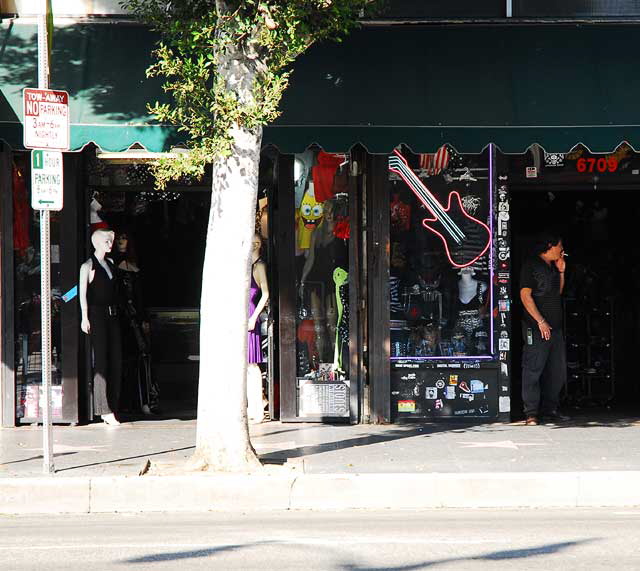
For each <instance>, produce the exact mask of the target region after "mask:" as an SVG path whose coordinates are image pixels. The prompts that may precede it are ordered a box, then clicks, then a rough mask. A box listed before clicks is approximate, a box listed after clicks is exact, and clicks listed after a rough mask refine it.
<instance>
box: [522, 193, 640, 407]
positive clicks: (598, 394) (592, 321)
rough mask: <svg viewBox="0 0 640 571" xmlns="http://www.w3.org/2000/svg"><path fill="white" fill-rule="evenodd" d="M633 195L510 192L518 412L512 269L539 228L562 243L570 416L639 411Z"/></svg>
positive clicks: (639, 284) (638, 278) (639, 207)
mask: <svg viewBox="0 0 640 571" xmlns="http://www.w3.org/2000/svg"><path fill="white" fill-rule="evenodd" d="M636 196H637V194H636V193H635V192H633V191H630V190H619V189H616V187H615V186H612V187H611V188H606V189H602V190H600V189H598V190H591V191H589V190H556V189H554V191H553V192H549V189H548V187H545V186H542V185H540V186H538V187H529V188H527V189H526V190H520V191H518V190H517V189H516V190H513V192H512V196H511V221H512V228H513V245H512V256H513V268H514V274H513V284H514V289H513V298H514V304H513V305H514V311H513V318H514V319H513V339H514V348H513V349H514V350H513V364H512V366H513V371H514V374H513V381H512V382H513V393H512V394H513V400H512V410H513V411H514V417H515V418H517V417H518V416H517V415H518V413H519V412H521V411H522V402H521V397H520V395H521V373H520V371H521V349H522V333H521V331H520V320H521V317H522V312H523V309H522V305H521V303H520V299H519V269H520V267H521V264H522V262H523V260H524V259H525V257H526V256H527V255H528V254H529V251H530V249H531V246H532V242H533V239H534V237H535V235H536V233H537V232H540V231H541V230H552V231H554V232H555V233H557V234H558V235H560V236H561V237H562V239H563V244H564V246H565V251H566V252H567V254H568V257H567V273H566V278H567V279H566V285H565V291H564V299H565V311H564V314H565V326H564V328H565V337H566V343H567V367H568V369H567V373H568V374H567V377H568V382H567V388H566V391H565V392H564V394H563V403H564V408H565V410H566V412H568V413H569V414H570V415H579V416H582V415H590V414H592V413H596V414H607V413H612V414H614V415H616V416H620V417H622V416H637V415H639V414H640V384H638V383H637V374H638V373H637V368H638V363H637V357H636V356H637V355H638V354H639V351H638V349H639V348H640V251H638V249H637V248H636V247H635V240H634V234H635V232H636V231H637V225H638V219H639V216H640V203H639V202H638V201H637V198H636Z"/></svg>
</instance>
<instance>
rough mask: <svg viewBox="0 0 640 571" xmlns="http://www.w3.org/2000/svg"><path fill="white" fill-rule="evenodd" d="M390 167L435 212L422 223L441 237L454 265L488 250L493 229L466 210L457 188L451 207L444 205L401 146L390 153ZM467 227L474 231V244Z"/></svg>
mask: <svg viewBox="0 0 640 571" xmlns="http://www.w3.org/2000/svg"><path fill="white" fill-rule="evenodd" d="M389 170H390V171H391V172H394V173H396V174H397V175H399V176H400V178H402V180H403V181H404V182H405V183H406V184H407V186H408V187H409V188H410V189H411V190H412V191H413V192H414V194H415V195H416V196H417V197H418V199H419V200H420V202H422V204H424V205H425V206H426V208H427V209H428V210H429V212H431V214H432V216H433V218H425V219H424V220H423V221H422V225H423V226H424V227H425V228H426V229H427V230H429V231H431V232H433V233H434V234H435V235H436V236H438V238H440V240H441V241H442V243H443V244H444V249H445V252H446V254H447V258H449V261H450V262H451V265H453V267H455V268H466V267H467V266H470V265H471V264H473V263H475V262H476V261H477V260H478V259H479V258H480V257H481V256H483V255H484V254H485V252H486V251H487V250H488V249H489V246H490V245H491V230H489V227H488V226H487V225H486V224H485V223H483V222H481V221H480V220H478V219H476V218H474V217H473V216H471V215H470V214H469V213H468V212H467V211H466V210H465V208H464V206H463V205H462V199H461V197H460V194H459V193H458V192H457V191H455V190H454V191H452V192H450V193H449V198H448V203H447V207H446V208H445V207H444V206H442V204H440V202H439V201H438V199H437V198H436V197H435V196H434V195H433V194H432V193H431V191H430V190H429V189H428V188H427V187H426V186H425V185H424V184H423V182H422V181H421V180H420V179H419V178H418V177H417V176H416V174H415V173H414V172H413V171H412V170H411V168H410V167H409V165H408V163H407V160H406V159H405V158H404V157H403V156H402V155H401V154H400V152H399V151H397V150H395V151H393V155H391V156H390V157H389ZM465 231H466V232H467V233H468V234H472V235H473V245H472V244H470V238H469V237H468V235H467V234H465ZM465 246H466V247H465ZM471 248H473V249H471Z"/></svg>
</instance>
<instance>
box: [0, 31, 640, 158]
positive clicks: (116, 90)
mask: <svg viewBox="0 0 640 571" xmlns="http://www.w3.org/2000/svg"><path fill="white" fill-rule="evenodd" d="M18 22H19V21H15V22H13V23H12V22H11V21H4V22H2V23H1V24H0V35H1V37H0V139H4V140H6V141H7V142H9V143H10V144H11V145H12V146H13V147H14V148H20V147H21V146H22V124H21V121H22V89H23V87H34V86H36V85H37V80H36V78H37V73H36V69H37V48H36V45H37V44H36V27H35V25H25V24H19V23H18ZM636 36H637V28H636V27H635V26H628V27H627V26H619V25H618V26H613V25H612V26H606V25H594V26H577V25H576V26H566V25H563V26H546V27H544V26H512V27H506V26H500V27H495V26H494V27H490V26H460V27H454V26H442V27H436V26H428V27H423V28H415V27H394V28H365V29H362V30H360V31H356V32H354V33H353V34H352V35H351V36H349V37H348V38H347V39H345V41H343V42H342V43H328V44H323V45H318V46H314V47H313V48H312V49H311V50H309V52H308V53H306V54H304V55H303V56H302V57H301V58H300V59H299V60H298V61H297V62H296V65H295V71H294V74H293V76H292V79H291V85H290V87H289V89H288V90H287V91H286V93H285V96H284V99H283V101H282V105H281V108H282V109H283V114H282V116H281V117H280V118H279V119H278V120H277V121H276V123H275V124H274V125H272V126H269V127H267V128H266V129H265V134H264V144H265V145H268V144H272V145H275V146H276V147H278V148H279V149H280V150H281V151H282V152H286V153H290V152H300V151H303V150H304V149H306V148H307V147H308V146H309V145H311V144H314V143H315V144H318V145H320V146H321V147H322V148H324V149H325V150H327V151H346V150H348V149H350V148H351V147H353V146H354V145H356V144H362V145H364V146H365V147H366V148H367V149H368V150H369V151H370V152H373V153H388V152H390V151H391V150H392V149H393V148H394V147H395V146H396V145H398V144H400V143H404V144H407V145H408V146H409V147H411V148H412V149H413V150H414V151H415V152H433V151H434V150H435V149H437V148H438V147H440V146H441V145H442V144H444V143H450V144H451V145H453V146H454V147H455V148H456V149H457V150H458V151H459V152H464V153H473V152H480V151H481V150H482V149H483V148H484V147H485V146H486V145H487V144H488V143H490V142H493V143H496V144H497V145H498V147H499V148H500V149H501V150H502V151H503V152H507V153H520V152H524V151H525V150H526V149H527V148H528V147H529V146H530V145H532V144H533V143H538V144H540V145H541V146H542V147H544V148H545V149H546V150H547V151H549V152H552V151H553V152H566V151H568V150H569V149H571V148H572V147H574V146H575V145H576V144H578V143H583V144H584V145H586V146H587V147H588V148H589V149H590V150H591V151H593V152H609V151H611V150H613V149H615V148H616V147H617V146H618V144H619V143H620V142H621V141H627V142H629V143H630V144H631V145H632V146H633V147H635V148H637V149H640V109H639V106H638V104H637V102H638V101H640V76H639V75H638V74H637V73H636V71H635V70H636V69H638V68H639V67H640V56H639V55H637V54H638V52H637V49H636V44H637V42H636ZM155 39H156V36H155V35H154V34H153V33H151V32H149V31H148V30H147V29H145V28H144V27H142V26H140V25H134V24H118V25H115V24H93V23H92V24H87V23H82V24H75V25H70V26H64V27H58V28H56V32H55V36H54V51H53V66H52V72H51V88H52V89H65V90H67V91H69V93H70V96H71V102H70V108H71V144H72V150H78V149H81V148H82V147H83V146H84V145H86V144H88V143H90V142H94V143H96V144H97V145H98V146H99V147H101V148H102V149H103V150H105V151H122V150H125V149H127V148H129V147H130V146H131V145H133V144H135V143H138V144H140V145H142V146H144V147H145V148H146V149H148V150H149V151H153V152H160V151H166V150H169V149H170V148H171V146H173V145H175V144H178V143H180V142H181V141H182V139H183V137H182V136H180V134H178V133H177V131H176V130H175V129H174V128H172V127H170V126H166V125H158V124H155V123H154V122H153V120H152V118H151V117H150V116H149V115H148V113H147V110H146V104H147V103H148V102H151V101H156V100H161V101H162V100H163V99H164V94H163V92H162V89H161V87H160V84H161V82H160V81H159V80H156V79H147V78H146V77H145V69H146V68H147V67H148V65H149V64H150V63H151V61H152V58H151V53H150V52H151V49H152V48H153V45H154V41H155Z"/></svg>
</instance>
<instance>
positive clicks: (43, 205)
mask: <svg viewBox="0 0 640 571" xmlns="http://www.w3.org/2000/svg"><path fill="white" fill-rule="evenodd" d="M62 186H63V185H62V153H61V152H60V151H44V150H40V149H38V150H34V151H31V208H33V209H34V210H62Z"/></svg>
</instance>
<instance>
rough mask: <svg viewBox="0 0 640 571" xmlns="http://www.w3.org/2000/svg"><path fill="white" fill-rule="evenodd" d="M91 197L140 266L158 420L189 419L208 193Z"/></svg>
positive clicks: (194, 382)
mask: <svg viewBox="0 0 640 571" xmlns="http://www.w3.org/2000/svg"><path fill="white" fill-rule="evenodd" d="M95 197H96V198H97V199H98V201H99V202H100V204H101V209H100V210H99V216H100V217H101V218H102V219H104V220H105V221H106V222H107V223H108V224H109V226H110V227H112V228H113V229H115V231H116V233H119V232H125V233H126V234H127V235H128V237H129V247H132V248H133V251H134V255H135V258H137V261H138V266H139V268H140V275H141V286H142V287H141V296H142V304H143V305H144V307H145V309H146V315H145V319H146V320H148V322H149V326H150V327H149V329H150V337H151V355H152V375H153V377H154V379H155V381H156V382H157V384H158V389H159V405H158V409H157V412H158V416H159V417H164V416H167V415H169V416H172V417H176V416H178V417H187V418H189V417H193V416H194V415H195V409H196V404H197V390H198V389H197V387H198V357H199V317H198V308H199V306H200V290H201V284H202V265H203V259H204V247H205V241H206V229H207V219H208V213H209V201H210V193H209V192H204V191H197V190H195V191H194V190H185V191H181V192H169V193H159V192H156V191H153V190H146V191H139V192H136V191H130V190H127V191H109V190H103V191H100V192H99V193H98V194H97V195H95ZM116 246H117V244H114V251H115V249H116ZM124 383H125V384H126V383H127V379H126V378H125V379H124ZM126 391H127V387H126V386H123V394H126ZM134 412H135V411H134Z"/></svg>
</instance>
